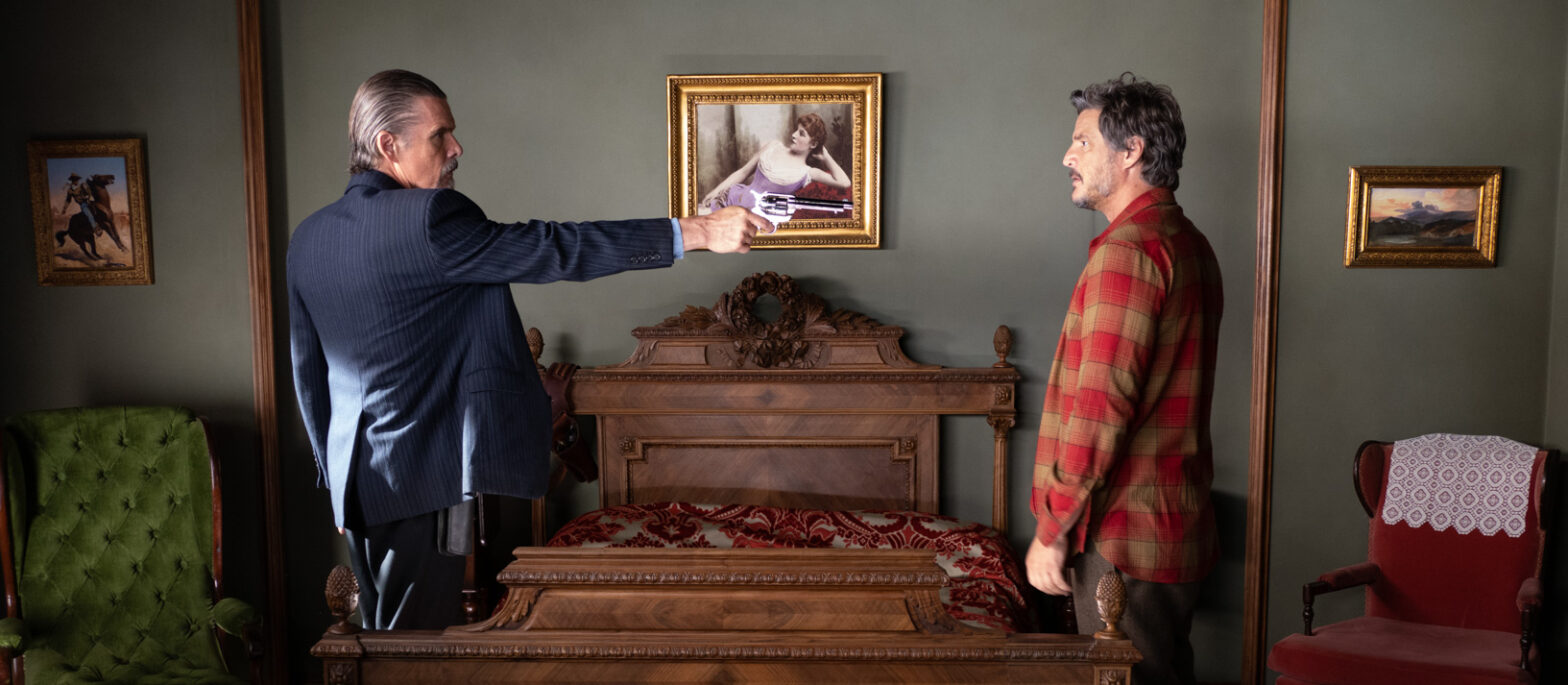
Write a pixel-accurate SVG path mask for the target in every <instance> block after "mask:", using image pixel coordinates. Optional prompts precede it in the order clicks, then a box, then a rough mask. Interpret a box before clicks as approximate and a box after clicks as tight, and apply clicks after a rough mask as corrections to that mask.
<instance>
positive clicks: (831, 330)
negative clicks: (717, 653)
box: [571, 272, 1019, 531]
mask: <svg viewBox="0 0 1568 685" xmlns="http://www.w3.org/2000/svg"><path fill="white" fill-rule="evenodd" d="M765 295H772V296H774V297H776V298H777V299H778V301H779V304H780V305H781V307H782V313H781V314H780V315H779V317H778V318H777V319H776V320H773V321H764V320H762V319H761V318H759V317H758V315H757V312H756V304H757V300H758V298H760V297H763V296H765ZM903 334H904V330H903V329H902V328H899V327H897V326H887V325H883V324H880V323H878V322H876V321H874V320H872V319H871V318H870V317H867V316H866V315H864V314H860V313H857V312H852V311H847V310H843V309H829V308H828V306H827V303H826V302H824V301H823V300H822V298H820V297H818V296H816V295H813V294H809V293H803V292H801V291H800V288H799V286H798V285H797V284H796V282H795V281H794V279H791V278H790V277H789V276H783V275H779V274H776V273H773V272H768V273H761V274H753V275H751V276H750V277H748V278H746V279H745V280H744V281H742V282H741V283H740V285H739V286H737V287H736V288H735V289H734V290H733V291H732V292H729V293H726V294H723V295H721V296H720V297H719V301H718V303H717V304H715V305H714V306H713V307H711V308H704V307H692V306H688V307H687V308H686V310H685V311H683V312H681V313H680V314H679V315H678V316H673V317H670V318H668V319H666V320H665V321H664V322H663V323H660V324H659V325H656V326H647V327H641V328H638V329H636V330H634V331H633V332H632V335H634V336H635V337H636V338H637V349H636V351H634V352H633V353H632V355H631V357H630V358H629V359H627V360H626V361H625V362H623V363H621V364H617V365H614V366H604V367H598V368H594V369H584V370H581V371H579V372H578V373H577V376H576V378H575V380H574V382H573V384H572V390H571V396H572V402H573V405H574V406H575V409H576V412H577V413H578V414H589V415H593V416H595V417H597V419H598V445H599V463H600V465H601V474H602V475H601V482H600V503H601V505H604V506H609V505H615V504H628V503H646V502H657V501H685V502H701V503H722V504H729V503H737V504H768V505H775V506H785V507H802V508H816V509H870V508H880V509H912V510H918V511H924V512H932V513H936V511H937V495H938V483H937V474H938V468H937V467H938V447H939V443H940V441H939V434H938V430H939V428H938V420H939V419H940V417H941V416H943V415H951V414H971V415H984V416H986V417H987V420H988V421H989V422H990V424H991V426H992V427H993V429H994V443H993V454H994V469H995V471H994V473H995V475H994V479H993V495H992V519H993V520H992V524H993V525H994V526H995V527H996V528H998V529H1000V530H1003V531H1005V530H1006V527H1007V483H1006V473H1007V453H1008V448H1007V435H1008V432H1009V431H1010V429H1011V428H1012V427H1013V425H1014V423H1015V418H1016V415H1017V412H1016V410H1015V408H1014V401H1015V398H1016V396H1017V385H1018V380H1019V374H1018V371H1017V370H1016V369H1014V368H1013V365H1012V364H1009V363H1008V362H1007V355H1008V354H1009V352H1010V350H1011V347H1012V335H1011V333H1010V332H1009V331H1008V329H1007V327H1005V326H1002V327H998V328H997V331H996V336H995V341H994V343H995V349H996V353H997V357H998V361H997V362H996V364H994V365H992V366H990V367H980V368H946V367H942V366H937V365H932V364H920V363H916V362H914V361H912V360H910V359H909V357H907V356H906V355H905V354H904V352H903V350H902V348H901V347H900V345H899V341H900V339H901V338H902V337H903Z"/></svg>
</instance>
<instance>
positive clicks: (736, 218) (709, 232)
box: [680, 206, 774, 252]
mask: <svg viewBox="0 0 1568 685" xmlns="http://www.w3.org/2000/svg"><path fill="white" fill-rule="evenodd" d="M680 222H681V247H682V249H685V250H709V251H711V252H749V251H750V250H751V239H752V238H753V237H755V236H756V235H757V234H758V233H772V232H773V231H774V227H773V224H772V223H770V222H769V221H768V220H767V219H764V218H762V217H760V216H757V215H756V214H753V213H751V212H749V211H747V210H746V208H745V207H735V206H731V207H725V208H724V209H721V210H719V211H717V212H714V213H712V214H707V215H704V216H688V217H683V218H682V219H681V220H680Z"/></svg>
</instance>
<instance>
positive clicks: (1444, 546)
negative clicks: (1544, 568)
mask: <svg viewBox="0 0 1568 685" xmlns="http://www.w3.org/2000/svg"><path fill="white" fill-rule="evenodd" d="M1555 461H1556V453H1555V452H1554V451H1548V450H1540V449H1536V448H1534V447H1531V446H1528V445H1522V444H1520V443H1516V442H1513V441H1511V440H1506V439H1503V438H1496V437H1479V436H1464V435H1427V436H1422V437H1420V438H1412V439H1411V440H1402V441H1400V442H1398V443H1386V442H1366V443H1363V444H1362V445H1361V448H1360V450H1358V451H1357V453H1356V459H1355V485H1356V494H1357V495H1358V496H1359V497H1360V498H1361V505H1362V507H1364V508H1365V509H1366V510H1367V514H1368V515H1369V516H1371V519H1372V520H1371V532H1370V536H1369V539H1368V542H1367V561H1365V562H1362V563H1359V564H1355V565H1352V566H1347V567H1345V568H1341V569H1337V570H1334V571H1330V572H1328V573H1325V574H1323V575H1322V576H1319V577H1318V579H1317V580H1316V581H1313V582H1310V583H1307V584H1306V585H1305V586H1303V587H1302V593H1301V594H1302V600H1303V602H1304V604H1305V608H1304V609H1303V611H1302V616H1303V618H1304V619H1305V622H1306V629H1305V630H1304V631H1303V632H1301V633H1297V634H1294V635H1291V636H1289V637H1287V638H1285V639H1283V640H1280V641H1279V642H1278V643H1276V644H1275V645H1274V649H1273V651H1271V652H1270V653H1269V668H1271V669H1273V670H1275V671H1278V672H1279V673H1280V679H1279V681H1278V682H1279V683H1281V684H1282V685H1285V684H1292V683H1322V684H1328V683H1344V684H1359V683H1510V684H1514V683H1534V682H1536V681H1537V678H1538V676H1539V673H1540V666H1539V657H1538V653H1537V649H1536V648H1535V645H1534V643H1533V641H1534V627H1535V623H1536V617H1537V615H1538V614H1539V612H1540V607H1541V605H1542V603H1541V599H1542V595H1541V579H1540V576H1541V558H1542V556H1543V550H1544V541H1545V534H1544V533H1545V531H1544V522H1547V521H1550V520H1551V516H1550V514H1549V511H1550V510H1549V508H1548V507H1549V506H1550V503H1551V497H1550V496H1549V494H1550V493H1549V492H1548V491H1547V490H1548V489H1547V485H1548V483H1550V482H1551V481H1550V480H1549V479H1548V476H1549V475H1551V474H1550V473H1549V471H1550V470H1551V469H1552V467H1553V464H1554V463H1555ZM1543 512H1548V513H1547V515H1544V516H1543V515H1542V513H1543ZM1358 585H1359V586H1364V587H1365V588H1366V589H1365V593H1366V614H1365V615H1364V616H1361V617H1359V618H1353V619H1350V620H1348V621H1342V622H1339V623H1334V624H1330V625H1326V626H1322V627H1319V628H1317V629H1314V628H1313V626H1312V601H1313V599H1314V598H1315V597H1316V596H1317V595H1320V594H1324V593H1327V592H1334V591H1337V590H1344V589H1346V588H1351V587H1356V586H1358Z"/></svg>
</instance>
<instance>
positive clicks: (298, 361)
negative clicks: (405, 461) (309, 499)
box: [289, 283, 332, 486]
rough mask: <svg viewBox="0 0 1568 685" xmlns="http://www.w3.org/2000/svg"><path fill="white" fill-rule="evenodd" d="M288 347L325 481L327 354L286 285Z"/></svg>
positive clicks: (301, 405)
mask: <svg viewBox="0 0 1568 685" xmlns="http://www.w3.org/2000/svg"><path fill="white" fill-rule="evenodd" d="M289 349H290V350H291V351H292V354H293V358H294V392H295V394H296V395H297V396H298V397H299V408H300V415H301V416H302V417H304V420H305V433H306V434H307V435H308V436H309V437H310V449H311V451H313V452H315V457H316V485H317V486H323V485H325V484H326V474H327V469H326V465H325V463H324V462H323V460H324V459H326V455H327V442H326V441H327V425H328V424H329V423H330V422H331V420H332V400H331V396H330V395H329V393H328V389H327V357H326V354H325V353H324V352H323V351H322V349H321V338H320V337H318V336H317V334H316V326H315V324H314V323H313V322H312V321H311V319H310V312H309V311H307V310H306V309H305V302H304V301H303V300H301V299H300V296H299V291H298V290H295V289H294V286H293V284H292V283H291V284H290V285H289Z"/></svg>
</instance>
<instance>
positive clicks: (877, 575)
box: [496, 567, 947, 601]
mask: <svg viewBox="0 0 1568 685" xmlns="http://www.w3.org/2000/svg"><path fill="white" fill-rule="evenodd" d="M496 579H497V580H499V581H500V582H501V583H502V584H505V585H651V586H667V587H668V586H682V585H790V586H797V585H798V586H819V585H820V586H827V587H832V586H843V585H855V586H884V585H938V586H939V585H943V584H945V583H946V582H947V574H946V573H944V572H943V571H941V570H940V569H933V570H931V571H896V572H895V571H872V572H866V571H854V572H837V571H770V572H756V571H700V570H692V571H625V570H616V569H574V570H569V571H553V570H543V569H526V570H524V569H516V568H512V567H508V568H505V569H502V570H501V573H500V574H499V575H497V576H496ZM508 601H510V595H508Z"/></svg>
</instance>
